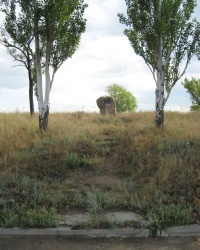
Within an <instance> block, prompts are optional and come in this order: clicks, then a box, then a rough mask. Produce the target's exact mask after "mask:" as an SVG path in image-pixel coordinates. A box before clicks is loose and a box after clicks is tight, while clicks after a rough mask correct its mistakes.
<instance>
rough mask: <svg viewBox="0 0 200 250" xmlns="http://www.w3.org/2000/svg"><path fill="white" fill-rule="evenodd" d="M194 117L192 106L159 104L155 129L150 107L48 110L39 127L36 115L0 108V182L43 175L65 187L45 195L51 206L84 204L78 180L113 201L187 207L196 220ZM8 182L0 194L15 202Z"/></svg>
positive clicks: (199, 185) (199, 120)
mask: <svg viewBox="0 0 200 250" xmlns="http://www.w3.org/2000/svg"><path fill="white" fill-rule="evenodd" d="M199 124H200V115H199V113H198V112H191V113H178V112H166V114H165V126H164V128H162V129H157V128H155V126H154V113H153V112H139V113H127V114H118V115H116V116H101V115H100V114H97V113H85V112H74V113H52V114H50V117H49V129H48V131H47V132H40V131H38V116H37V115H35V116H34V117H30V115H29V114H27V113H9V114H5V113H0V134H1V137H0V170H1V173H2V174H1V178H3V179H2V180H1V182H2V183H4V182H5V178H7V180H9V178H10V182H11V183H14V178H16V177H13V173H19V174H20V176H25V177H26V178H28V180H29V181H31V180H32V178H33V181H34V178H36V179H37V180H39V181H42V182H43V183H46V185H47V186H46V188H47V190H52V189H53V190H57V191H56V192H58V190H59V192H60V197H61V198H62V197H63V195H64V193H63V192H67V194H69V195H67V196H66V197H68V198H66V199H68V200H65V199H64V201H63V203H62V202H60V205H58V204H57V203H56V202H53V204H54V203H55V204H56V205H55V204H54V208H55V209H56V210H57V211H58V212H59V211H61V210H63V209H64V210H66V208H68V209H69V208H70V207H77V206H78V207H80V206H81V207H83V208H84V209H87V205H86V203H85V202H84V201H83V200H84V199H85V198H84V197H85V193H86V188H89V189H92V188H94V187H95V188H98V189H99V190H103V191H104V192H107V193H108V195H111V197H113V198H115V202H113V203H112V202H111V203H112V204H113V205H112V206H113V207H115V208H116V209H119V207H121V209H122V208H126V209H131V210H137V211H140V212H142V213H145V214H148V211H153V212H154V213H155V214H156V215H159V213H160V210H159V209H161V208H160V207H159V204H158V200H159V199H162V204H164V205H165V206H169V204H175V205H176V204H178V203H179V204H181V206H182V209H187V208H188V209H189V208H191V207H192V211H193V220H197V221H198V220H199V216H200V206H199V204H200V202H199V200H200V170H199V169H200V168H199V163H200V147H199V146H200V133H199V127H200V125H199ZM17 178H19V177H17ZM20 178H21V177H20ZM29 178H31V179H29ZM16 182H17V181H15V184H12V185H14V187H13V186H12V185H11V184H10V185H11V186H12V188H10V185H7V184H2V186H0V199H1V198H2V199H6V200H7V201H9V200H10V199H14V200H15V202H16V203H17V204H18V206H21V205H20V204H21V203H20V202H21V201H22V200H23V199H25V198H24V197H23V196H22V194H21V191H19V190H18V189H19V187H18V185H17V184H16ZM20 190H21V189H20ZM51 192H52V191H51ZM70 194H73V195H72V196H71V195H70ZM16 197H17V198H16ZM52 197H53V196H52ZM72 197H76V199H75V198H72ZM158 197H160V198H158ZM49 199H50V198H49ZM62 199H63V198H62ZM74 199H75V200H74ZM7 201H6V202H7ZM38 202H39V201H38ZM40 202H41V199H40ZM51 203H52V201H51ZM66 204H67V205H66ZM40 205H41V204H40ZM43 205H44V204H43ZM27 206H28V205H27ZM37 206H38V203H37ZM102 206H103V205H102ZM106 206H108V205H105V207H106ZM27 209H28V208H27ZM29 214H30V213H29ZM173 223H177V222H173ZM173 223H172V224H173ZM178 223H180V222H178Z"/></svg>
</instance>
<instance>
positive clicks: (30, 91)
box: [28, 61, 35, 115]
mask: <svg viewBox="0 0 200 250" xmlns="http://www.w3.org/2000/svg"><path fill="white" fill-rule="evenodd" d="M28 78H29V106H30V115H34V113H35V110H34V101H33V78H32V72H31V65H30V61H29V62H28Z"/></svg>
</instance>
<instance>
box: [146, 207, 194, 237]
mask: <svg viewBox="0 0 200 250" xmlns="http://www.w3.org/2000/svg"><path fill="white" fill-rule="evenodd" d="M147 218H148V220H149V221H150V222H151V223H152V236H156V234H157V233H158V231H159V233H160V235H161V233H162V231H164V230H166V229H167V227H168V226H170V225H184V224H191V223H193V222H194V218H193V216H192V208H191V207H190V208H184V207H182V205H180V204H177V205H176V204H173V203H172V204H163V203H161V204H159V206H158V207H156V208H154V209H151V210H150V211H149V212H148V213H147Z"/></svg>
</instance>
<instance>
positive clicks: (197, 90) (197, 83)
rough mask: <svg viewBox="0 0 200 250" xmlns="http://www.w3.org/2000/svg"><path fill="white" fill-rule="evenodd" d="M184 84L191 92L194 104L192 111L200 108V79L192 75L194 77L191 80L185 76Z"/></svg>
mask: <svg viewBox="0 0 200 250" xmlns="http://www.w3.org/2000/svg"><path fill="white" fill-rule="evenodd" d="M182 84H183V86H184V87H185V88H186V89H187V92H188V93H189V94H190V98H191V101H192V106H191V107H190V109H191V110H192V111H197V110H200V79H195V78H194V77H192V79H191V80H189V79H187V78H185V79H184V81H183V82H182Z"/></svg>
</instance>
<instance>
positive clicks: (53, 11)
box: [12, 0, 87, 130]
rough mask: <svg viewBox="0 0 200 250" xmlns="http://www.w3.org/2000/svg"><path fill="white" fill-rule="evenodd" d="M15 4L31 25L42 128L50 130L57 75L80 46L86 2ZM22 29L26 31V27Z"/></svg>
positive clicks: (63, 0) (22, 0)
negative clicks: (51, 98) (49, 124)
mask: <svg viewBox="0 0 200 250" xmlns="http://www.w3.org/2000/svg"><path fill="white" fill-rule="evenodd" d="M16 3H17V4H18V6H19V9H18V11H20V12H19V14H18V18H21V19H22V20H21V22H26V23H28V24H29V26H30V27H32V30H31V34H32V35H33V43H34V67H35V69H36V76H37V97H38V109H39V128H40V129H41V130H47V128H48V117H49V98H50V91H51V89H52V85H53V81H54V76H55V73H56V72H57V70H58V69H59V68H60V66H61V65H62V64H63V62H64V61H65V60H67V59H68V58H70V57H72V55H73V54H74V52H75V51H76V50H77V48H78V45H79V43H80V37H81V34H82V33H83V32H85V26H86V19H84V18H83V14H84V10H85V8H86V7H87V5H86V4H84V2H83V0H30V1H27V0H12V4H13V5H16ZM23 29H24V30H23ZM22 31H23V32H24V34H26V33H27V30H26V27H25V26H24V27H22ZM14 42H15V41H14ZM43 72H44V77H42V73H43ZM50 72H52V74H50ZM44 79H45V80H44ZM43 80H44V84H43ZM44 87H45V90H44Z"/></svg>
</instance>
